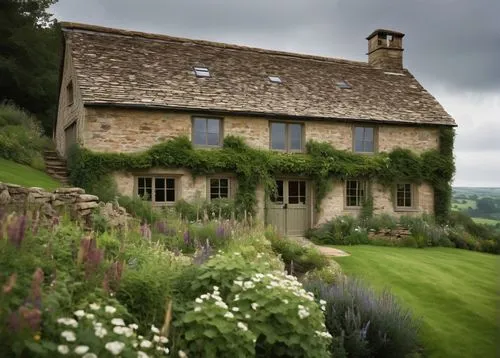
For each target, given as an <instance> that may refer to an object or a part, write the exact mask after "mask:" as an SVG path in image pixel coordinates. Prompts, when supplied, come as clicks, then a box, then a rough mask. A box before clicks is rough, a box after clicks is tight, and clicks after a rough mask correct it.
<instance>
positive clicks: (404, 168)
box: [69, 129, 454, 217]
mask: <svg viewBox="0 0 500 358" xmlns="http://www.w3.org/2000/svg"><path fill="white" fill-rule="evenodd" d="M447 131H448V130H447V129H443V132H446V133H448V132H447ZM152 167H165V168H181V167H182V168H187V169H189V170H190V171H191V172H192V174H193V175H194V176H197V175H209V174H214V173H220V172H232V173H235V175H236V177H237V179H238V191H237V193H236V197H235V209H236V213H237V215H238V216H239V217H242V216H243V215H244V213H245V212H246V213H249V214H253V213H254V211H255V206H256V203H257V199H256V194H255V193H256V189H257V185H258V184H259V183H262V184H263V185H264V187H265V189H266V191H267V192H272V191H274V190H275V189H276V188H275V182H274V178H275V177H276V175H283V174H288V175H303V176H307V177H309V178H311V179H312V181H313V183H314V190H315V198H316V200H315V203H316V209H317V210H319V208H320V205H321V201H322V199H323V198H324V197H325V195H326V194H327V192H328V191H329V189H330V188H331V183H332V179H342V180H343V179H348V178H355V179H363V178H367V179H374V180H377V181H379V182H380V183H382V184H384V185H386V186H391V185H393V184H395V183H396V182H398V181H410V182H415V183H418V182H422V181H425V182H429V183H431V184H432V185H433V186H434V187H435V188H436V189H437V192H438V193H444V194H446V193H447V191H446V190H448V189H449V192H451V189H450V180H451V178H452V176H453V173H454V165H453V157H452V156H450V155H447V154H441V153H440V152H439V151H436V150H431V151H428V152H425V153H423V154H422V155H420V156H418V155H416V154H414V153H412V152H411V151H409V150H403V149H395V150H393V151H392V152H390V153H378V154H376V155H373V156H367V155H360V154H357V153H351V152H347V151H341V150H336V149H334V148H333V147H332V146H331V145H329V144H327V143H318V142H315V141H309V142H308V143H307V153H306V154H301V153H277V152H273V151H267V150H259V149H254V148H250V147H249V146H247V145H246V144H245V143H244V141H243V140H242V139H241V138H238V137H234V136H228V137H226V138H225V139H224V146H223V148H221V149H214V150H210V151H206V150H199V149H195V148H193V146H192V144H191V142H190V140H189V139H188V138H187V137H178V138H174V139H172V140H169V141H166V142H164V143H161V144H157V145H155V146H153V147H151V148H150V149H149V150H146V151H144V152H141V153H133V154H124V153H96V152H92V151H90V150H88V149H83V148H79V147H78V146H74V147H73V148H72V149H71V150H70V156H69V168H70V173H71V174H70V176H71V181H72V183H73V184H74V185H77V186H80V187H83V188H85V189H89V188H91V187H92V186H93V185H95V184H94V183H97V182H99V180H100V178H102V177H103V176H105V175H108V174H110V173H112V172H115V171H120V170H130V171H133V170H138V169H144V168H152ZM447 188H448V189H447ZM438 197H439V195H438ZM446 200H448V199H446V198H444V199H439V200H437V201H436V213H441V214H442V215H444V216H446V215H447V213H448V211H447V208H445V207H444V204H443V203H446V202H447V201H446ZM366 206H367V207H366V210H365V211H366V213H367V215H368V216H369V213H370V211H371V209H370V203H367V205H366ZM441 214H440V215H441ZM190 215H192V210H191V213H190Z"/></svg>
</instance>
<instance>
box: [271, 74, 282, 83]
mask: <svg viewBox="0 0 500 358" xmlns="http://www.w3.org/2000/svg"><path fill="white" fill-rule="evenodd" d="M269 81H271V82H273V83H281V78H280V77H279V76H269Z"/></svg>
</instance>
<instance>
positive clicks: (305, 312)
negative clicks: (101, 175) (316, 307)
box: [299, 309, 309, 319]
mask: <svg viewBox="0 0 500 358" xmlns="http://www.w3.org/2000/svg"><path fill="white" fill-rule="evenodd" d="M308 316H309V311H308V310H305V309H300V310H299V318H300V319H304V318H306V317H308Z"/></svg>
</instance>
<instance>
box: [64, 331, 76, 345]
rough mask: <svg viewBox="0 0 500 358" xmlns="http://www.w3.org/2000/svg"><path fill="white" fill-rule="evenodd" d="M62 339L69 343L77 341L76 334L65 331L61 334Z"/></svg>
mask: <svg viewBox="0 0 500 358" xmlns="http://www.w3.org/2000/svg"><path fill="white" fill-rule="evenodd" d="M61 337H63V338H64V339H66V340H67V341H68V342H74V341H76V336H75V333H74V332H73V331H63V332H62V333H61Z"/></svg>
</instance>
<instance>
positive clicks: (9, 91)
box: [0, 0, 62, 133]
mask: <svg viewBox="0 0 500 358" xmlns="http://www.w3.org/2000/svg"><path fill="white" fill-rule="evenodd" d="M55 2H56V0H23V1H17V0H2V1H1V2H0V49H1V50H0V78H1V79H2V80H1V81H0V101H2V100H11V101H13V102H14V103H16V104H17V105H18V106H21V107H22V108H25V109H26V110H27V111H28V112H30V113H32V114H34V115H36V117H37V118H38V119H39V120H40V122H41V123H42V127H43V129H44V130H45V132H46V133H50V132H51V129H52V126H53V123H54V120H55V117H56V113H57V95H58V88H57V86H58V74H59V71H58V69H59V65H60V56H61V55H60V54H61V48H62V46H61V44H62V41H61V38H60V36H61V35H60V33H61V32H60V29H59V26H58V24H57V23H56V22H53V21H51V20H50V17H51V15H50V14H48V13H47V9H48V8H49V6H50V5H52V4H54V3H55Z"/></svg>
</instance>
